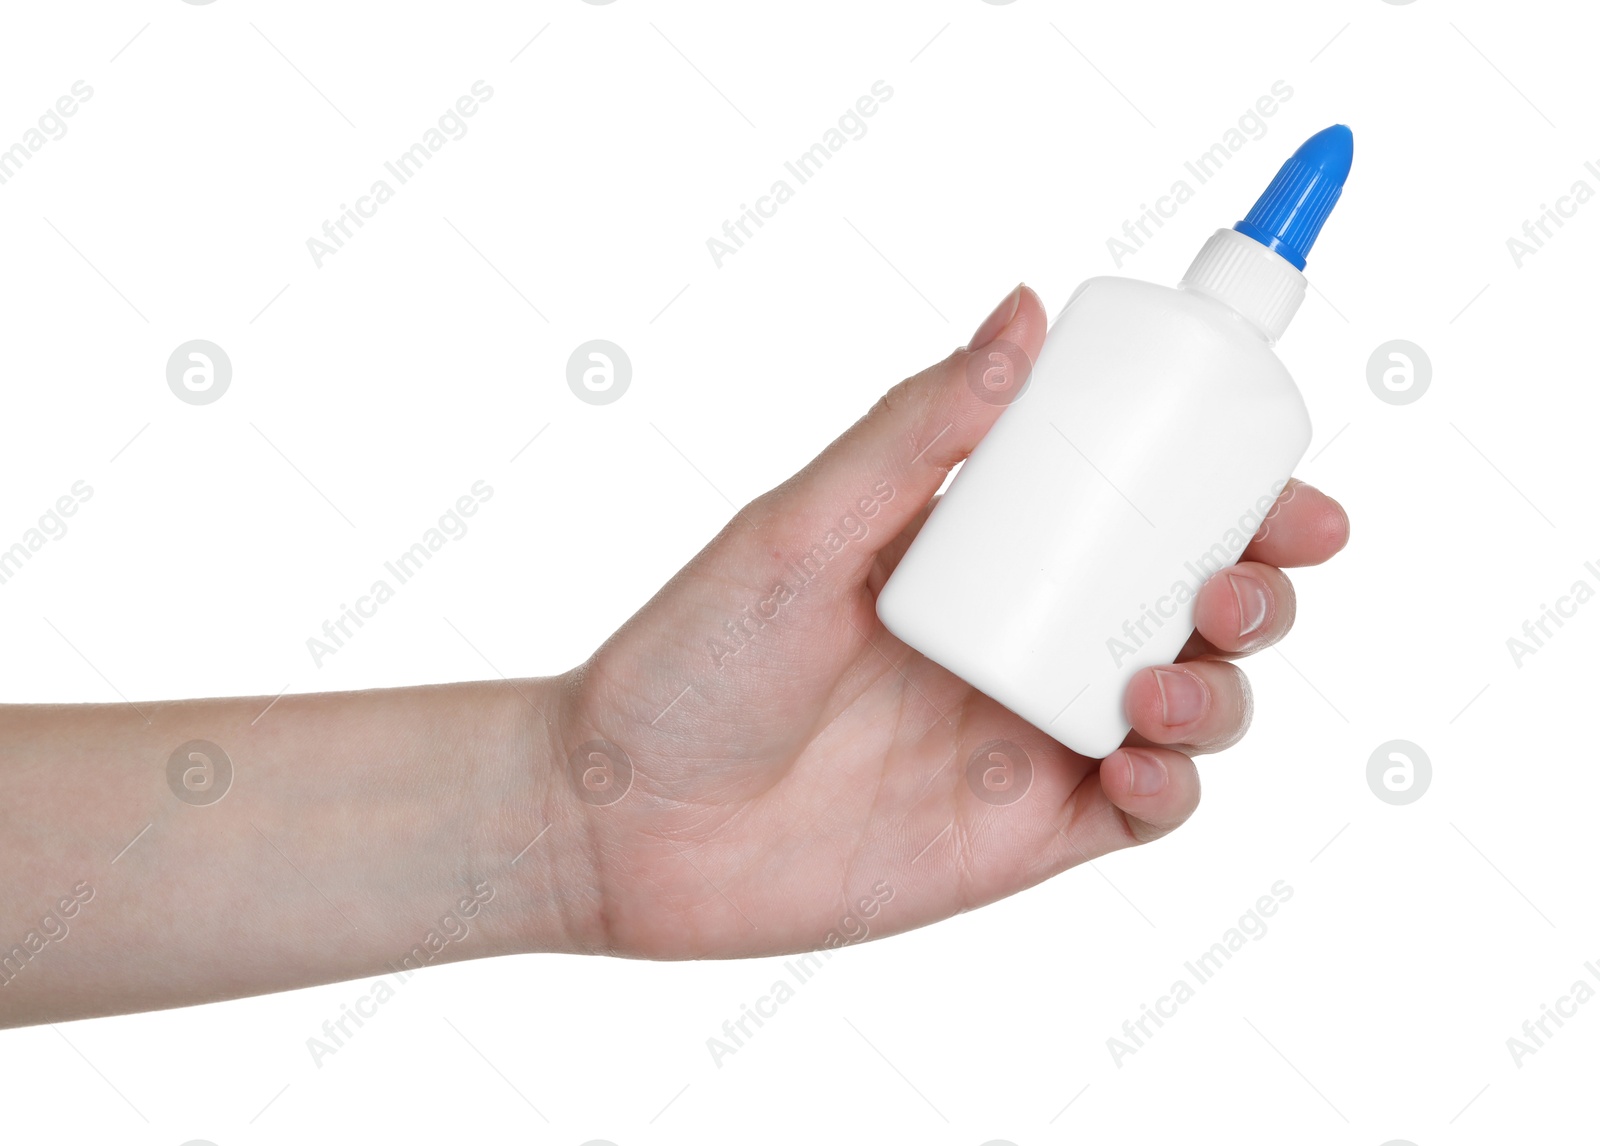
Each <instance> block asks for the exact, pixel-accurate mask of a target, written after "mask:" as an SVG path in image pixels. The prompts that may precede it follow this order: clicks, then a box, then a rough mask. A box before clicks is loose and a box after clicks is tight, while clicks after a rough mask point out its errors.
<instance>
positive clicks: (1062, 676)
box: [878, 125, 1353, 758]
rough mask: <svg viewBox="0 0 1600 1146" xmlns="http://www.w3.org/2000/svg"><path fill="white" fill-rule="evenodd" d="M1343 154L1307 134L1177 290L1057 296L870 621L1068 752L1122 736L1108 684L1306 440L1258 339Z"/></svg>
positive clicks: (1304, 426)
mask: <svg viewBox="0 0 1600 1146" xmlns="http://www.w3.org/2000/svg"><path fill="white" fill-rule="evenodd" d="M1352 150H1353V145H1352V138H1351V134H1350V131H1349V129H1348V128H1346V127H1344V126H1342V125H1336V126H1334V127H1330V128H1327V129H1326V130H1324V131H1322V132H1319V133H1318V134H1317V135H1315V136H1313V137H1312V138H1311V139H1309V140H1307V141H1306V143H1305V144H1304V145H1302V146H1301V148H1300V149H1299V150H1298V151H1297V152H1296V153H1295V155H1294V156H1293V157H1292V158H1291V159H1290V160H1289V162H1288V163H1286V164H1285V165H1284V167H1283V169H1282V170H1281V171H1280V172H1279V173H1278V176H1277V178H1276V179H1275V180H1274V181H1273V183H1272V184H1271V185H1270V186H1269V187H1268V188H1267V190H1266V191H1265V192H1264V193H1263V194H1262V196H1261V199H1260V200H1259V201H1258V202H1257V203H1256V205H1255V207H1254V208H1253V209H1252V210H1251V212H1250V214H1249V215H1247V216H1246V218H1245V219H1244V220H1242V221H1241V222H1240V223H1239V224H1238V225H1237V226H1236V227H1235V228H1234V229H1232V230H1220V231H1218V232H1217V233H1216V234H1215V235H1213V236H1212V237H1211V238H1210V239H1209V240H1208V241H1207V242H1206V244H1205V246H1204V247H1203V248H1202V249H1201V251H1200V253H1199V255H1198V256H1197V257H1196V258H1195V260H1194V262H1193V264H1192V265H1191V266H1190V267H1189V270H1188V273H1187V274H1185V275H1184V278H1183V281H1182V283H1181V284H1180V286H1179V287H1177V288H1176V289H1174V288H1171V287H1164V286H1157V285H1154V284H1151V283H1144V282H1139V281H1136V280H1133V279H1124V278H1111V277H1106V278H1094V279H1090V280H1089V281H1087V282H1085V283H1084V284H1083V285H1082V286H1080V287H1079V288H1078V290H1077V291H1076V292H1075V293H1074V294H1073V296H1072V298H1071V299H1070V300H1069V301H1068V302H1067V305H1066V306H1065V307H1064V308H1063V309H1062V311H1061V313H1060V314H1059V315H1058V316H1057V318H1056V321H1055V323H1054V325H1053V326H1052V327H1051V329H1050V332H1049V334H1048V335H1047V336H1046V338H1045V343H1044V348H1043V350H1042V351H1041V353H1040V355H1039V360H1038V362H1037V363H1035V364H1034V366H1033V370H1032V374H1031V376H1029V378H1028V380H1027V383H1026V385H1025V386H1024V387H1023V389H1022V391H1021V393H1020V394H1019V395H1017V396H1016V397H1015V398H1014V399H1013V400H1012V401H1011V402H1010V404H1009V405H1008V407H1007V408H1006V410H1005V411H1004V412H1003V413H1002V414H1001V416H1000V418H999V420H998V421H997V422H996V423H995V425H994V426H993V428H991V429H990V431H989V432H988V434H987V435H986V436H985V437H984V439H983V440H982V441H981V442H980V443H979V444H978V446H977V448H976V449H975V450H974V451H973V452H972V455H971V456H970V457H969V458H968V459H967V461H966V463H965V465H963V466H962V468H961V470H960V472H958V473H957V474H956V476H955V479H954V480H953V481H952V482H951V483H950V487H949V489H948V490H947V491H946V493H945V495H944V497H943V498H942V499H941V501H940V502H939V504H938V506H936V507H935V509H934V511H933V513H932V514H930V515H929V517H928V520H927V522H926V523H925V524H924V525H923V527H922V530H921V532H920V533H919V534H918V535H917V537H916V540H915V541H914V542H913V543H912V545H911V547H910V548H909V549H908V551H907V552H906V554H905V556H904V558H903V559H902V560H901V562H900V565H899V566H898V567H897V568H896V570H895V572H894V574H893V576H891V577H890V579H889V581H888V583H887V584H886V585H885V586H884V588H883V590H882V592H881V593H880V594H879V596H878V616H879V618H880V619H881V620H882V621H883V623H884V625H885V626H886V627H887V628H888V629H889V631H890V632H891V633H893V634H894V635H895V636H897V637H899V638H900V639H901V640H903V641H905V642H906V644H908V645H910V646H911V647H912V648H914V649H916V650H918V651H919V652H921V653H923V654H924V655H926V656H927V657H929V658H930V659H931V660H933V661H935V662H937V663H938V664H941V665H943V666H944V667H945V668H947V669H949V670H950V671H951V672H953V673H955V674H956V675H957V676H959V677H961V678H962V679H963V680H965V681H967V683H969V684H971V685H973V686H974V687H975V688H977V689H978V690H979V691H981V692H983V693H986V694H987V695H989V696H991V697H993V698H994V699H995V700H997V701H999V702H1000V703H1001V704H1003V705H1005V706H1006V707H1007V708H1009V709H1011V710H1012V711H1013V712H1015V713H1017V714H1018V715H1019V716H1021V717H1023V718H1024V719H1025V720H1027V721H1028V722H1029V723H1031V724H1033V725H1035V726H1037V727H1038V728H1040V729H1042V730H1043V731H1045V732H1046V733H1048V734H1049V735H1050V736H1052V737H1054V738H1055V739H1056V740H1059V741H1060V742H1061V743H1063V744H1065V745H1066V746H1067V747H1068V748H1071V749H1073V750H1074V751H1077V752H1080V753H1083V754H1084V755H1086V756H1091V757H1097V758H1098V757H1104V756H1106V755H1108V754H1109V753H1110V752H1112V751H1113V750H1114V749H1115V748H1117V747H1118V746H1119V745H1120V744H1121V743H1122V741H1123V739H1124V737H1126V736H1127V734H1128V731H1129V727H1130V726H1129V722H1128V718H1127V716H1126V713H1125V711H1124V707H1123V703H1124V694H1125V692H1126V690H1127V686H1128V682H1129V680H1130V679H1131V678H1132V676H1133V674H1134V673H1135V672H1137V671H1138V670H1139V669H1142V668H1145V667H1148V666H1151V665H1163V664H1170V663H1171V662H1172V661H1173V660H1174V659H1175V658H1176V657H1177V655H1178V653H1179V651H1180V650H1181V649H1182V647H1183V645H1184V643H1185V642H1186V641H1187V640H1188V638H1189V636H1190V634H1191V633H1192V632H1193V629H1194V623H1193V599H1194V595H1195V593H1196V592H1197V591H1198V590H1199V588H1200V586H1201V584H1202V583H1203V582H1204V581H1205V580H1207V579H1209V577H1210V576H1211V575H1212V574H1214V573H1217V572H1219V571H1220V570H1222V569H1224V568H1226V567H1228V566H1230V565H1232V564H1234V562H1236V561H1237V560H1238V558H1239V555H1240V553H1241V552H1242V551H1243V550H1244V547H1245V546H1246V545H1247V544H1248V543H1249V541H1250V539H1251V537H1252V536H1253V535H1254V534H1255V533H1256V531H1257V530H1258V529H1259V527H1260V525H1261V523H1262V521H1263V520H1264V519H1265V518H1266V516H1267V514H1268V513H1269V512H1270V511H1271V508H1272V506H1273V504H1274V503H1275V501H1276V500H1277V497H1278V494H1279V493H1281V492H1282V491H1283V489H1284V487H1285V485H1286V484H1287V482H1288V480H1289V476H1290V474H1291V472H1292V471H1293V469H1294V466H1295V465H1296V464H1297V463H1298V462H1299V461H1300V458H1301V457H1302V456H1303V455H1304V453H1305V451H1306V448H1307V447H1308V446H1309V445H1310V442H1311V422H1310V417H1309V415H1308V414H1307V412H1306V407H1305V403H1304V401H1303V400H1302V399H1301V397H1300V393H1299V391H1298V390H1296V388H1295V385H1294V381H1293V379H1291V378H1290V377H1289V373H1288V371H1287V370H1286V369H1285V368H1284V366H1283V364H1282V363H1281V362H1279V361H1278V358H1277V356H1276V355H1275V354H1274V353H1273V352H1272V347H1273V345H1274V344H1275V343H1276V342H1277V340H1278V337H1279V336H1280V335H1281V334H1282V333H1283V331H1284V328H1285V327H1286V326H1287V325H1288V323H1289V320H1290V318H1292V317H1293V315H1294V313H1295V310H1296V309H1297V308H1298V307H1299V305H1300V303H1301V300H1302V299H1303V298H1304V296H1305V286H1306V280H1305V277H1304V276H1303V275H1302V274H1301V273H1300V272H1301V270H1302V269H1303V268H1304V266H1305V254H1306V252H1307V251H1308V250H1309V249H1310V246H1311V243H1312V241H1313V240H1315V238H1316V235H1317V232H1318V231H1319V230H1320V229H1321V226H1322V224H1323V222H1324V221H1325V220H1326V219H1327V216H1328V212H1329V211H1330V210H1332V208H1333V204H1334V202H1336V201H1337V199H1338V197H1339V191H1340V188H1341V187H1342V185H1343V183H1344V180H1345V177H1346V176H1347V175H1348V173H1349V169H1350V159H1351V154H1352ZM1007 351H1010V352H1013V353H1018V354H1019V353H1020V352H1017V351H1015V348H1010V347H1005V346H1001V345H997V346H996V347H994V348H993V352H994V353H996V354H999V355H1000V356H1001V357H1000V358H999V359H997V360H996V362H997V366H998V367H999V368H1001V369H1005V368H1007V367H1010V366H1015V363H1008V362H1006V361H1005V360H1004V359H1005V356H1006V353H1007ZM1024 368H1025V364H1024Z"/></svg>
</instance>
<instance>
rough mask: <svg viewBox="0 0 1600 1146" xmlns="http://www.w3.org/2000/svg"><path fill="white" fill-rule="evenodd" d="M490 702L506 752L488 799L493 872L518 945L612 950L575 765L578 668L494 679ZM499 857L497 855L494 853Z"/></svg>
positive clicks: (485, 703) (486, 696) (489, 714)
mask: <svg viewBox="0 0 1600 1146" xmlns="http://www.w3.org/2000/svg"><path fill="white" fill-rule="evenodd" d="M481 687H482V688H483V690H484V693H483V696H482V707H483V710H484V712H485V718H486V722H487V723H488V726H489V727H492V728H495V729H497V730H498V731H497V734H496V740H497V742H498V743H499V744H500V746H501V748H502V752H501V754H500V755H501V763H500V767H499V779H498V782H497V783H494V784H490V785H488V786H487V788H486V791H485V792H484V793H483V798H484V799H485V800H486V801H487V805H488V806H487V807H486V808H485V809H484V813H483V820H482V822H483V823H484V824H487V825H489V828H488V832H489V839H490V842H489V845H488V846H487V847H486V848H485V850H484V859H485V862H486V864H488V865H489V866H492V867H494V869H495V870H494V871H493V872H492V873H489V874H488V875H486V876H485V878H488V879H490V880H491V881H492V882H494V883H496V884H499V885H501V886H503V887H504V888H505V892H504V896H505V899H504V903H503V906H502V910H503V911H505V912H506V913H507V918H508V919H509V920H510V934H509V936H508V940H509V943H510V944H511V949H512V950H514V951H519V952H561V953H571V954H589V953H595V952H599V951H603V950H605V949H606V946H607V944H606V938H605V922H604V913H603V904H602V900H601V896H600V887H599V881H598V879H597V872H596V866H595V863H594V850H593V841H592V837H591V833H590V825H589V817H588V816H587V814H586V813H587V811H588V806H587V805H586V804H585V803H584V802H583V801H582V800H581V799H580V798H579V794H578V792H577V790H576V788H575V787H574V783H573V780H572V778H571V770H570V768H569V767H568V761H567V756H568V751H567V748H566V747H565V737H564V734H563V733H564V729H565V728H566V727H567V726H568V725H569V724H570V723H571V722H570V720H569V719H568V718H567V713H568V712H569V711H570V710H571V700H572V688H573V682H572V674H570V673H567V674H562V675H560V676H553V677H539V678H534V679H524V680H516V681H505V682H493V683H491V682H485V683H484V684H483V685H482V686H481ZM491 857H494V858H493V859H491Z"/></svg>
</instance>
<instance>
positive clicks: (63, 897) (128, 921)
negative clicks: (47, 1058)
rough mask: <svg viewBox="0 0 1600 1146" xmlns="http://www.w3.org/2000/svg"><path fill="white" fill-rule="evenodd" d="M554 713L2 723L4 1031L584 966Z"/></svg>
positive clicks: (230, 702) (509, 690) (350, 712)
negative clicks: (317, 988) (373, 980)
mask: <svg viewBox="0 0 1600 1146" xmlns="http://www.w3.org/2000/svg"><path fill="white" fill-rule="evenodd" d="M560 696H561V678H546V679H542V680H533V681H526V680H525V681H517V682H515V684H514V685H513V684H509V683H506V682H492V683H474V684H462V685H443V686H429V687H421V688H406V689H390V690H381V691H372V692H359V693H334V694H316V695H308V696H284V697H282V698H280V699H279V700H277V701H276V702H275V703H271V700H272V698H270V697H255V698H234V699H226V700H201V701H183V702H178V703H166V704H150V703H144V702H141V703H140V704H139V705H138V706H137V708H135V707H134V706H133V705H128V704H117V705H76V706H13V707H0V782H3V784H4V793H5V794H4V797H3V806H0V872H3V873H4V878H3V880H0V984H4V985H3V986H0V1026H15V1025H22V1024H27V1023H35V1022H45V1021H54V1020H58V1019H66V1018H82V1017H87V1016H91V1015H100V1014H110V1013H116V1012H123V1011H136V1010H146V1009H152V1008H157V1007H169V1006H178V1005H183V1004H189V1003H198V1002H206V1001H210V1000H215V999H223V998H232V997H237V996H242V995H251V994H259V993H262V992H267V991H276V990H283V989H288V988H293V987H303V986H308V985H312V984H316V983H326V982H333V981H337V980H341V979H349V978H355V977H358V976H366V975H380V974H386V973H390V972H391V971H400V970H402V969H414V968H416V967H418V966H423V965H428V964H431V963H438V962H447V961H451V960H455V959H463V958H474V957H478V956H484V955H499V954H508V953H512V952H517V951H524V950H579V949H583V948H585V947H586V946H587V945H588V944H589V943H590V942H591V939H592V935H591V934H590V925H589V920H590V919H592V918H595V906H594V903H593V898H592V895H591V893H590V890H589V887H588V880H587V879H586V878H585V876H584V875H583V866H584V863H585V862H586V860H585V856H586V840H585V837H584V833H583V831H582V827H581V824H580V822H579V814H578V813H577V812H576V811H575V810H574V808H573V805H574V804H575V803H576V801H574V800H573V799H571V798H570V794H569V793H568V792H566V791H564V790H563V789H562V787H561V785H562V784H563V783H565V779H566V778H565V775H564V769H563V767H562V765H563V764H564V761H563V760H562V759H561V756H560V750H559V748H557V747H556V745H557V744H558V743H559V736H558V735H557V733H556V731H555V728H556V725H557V723H558V718H557V714H558V712H559V709H560ZM269 703H270V705H271V706H270V708H269V707H268V706H269ZM264 710H265V711H264ZM193 741H205V742H208V743H209V744H212V745H215V746H217V747H219V748H221V749H222V750H223V752H224V753H225V754H226V758H227V760H228V761H229V762H231V770H232V777H231V780H228V779H227V778H226V776H225V773H226V771H227V765H225V764H224V763H223V761H222V760H221V758H220V757H217V754H216V753H214V752H212V751H211V750H210V749H208V748H205V747H198V748H196V749H194V752H195V753H197V754H196V755H193V756H192V757H191V755H190V754H189V752H187V751H186V752H181V753H179V754H178V763H177V764H176V765H173V766H172V767H171V768H170V769H169V760H170V759H171V758H172V757H173V755H174V752H175V750H178V749H179V748H180V746H183V745H187V744H189V743H190V742H193ZM212 757H217V758H215V759H213V758H212ZM169 771H170V772H171V773H172V778H171V780H170V782H169ZM541 832H543V833H544V834H543V835H542V836H540V833H541ZM536 837H538V842H537V843H534V844H533V846H532V847H528V846H527V845H528V844H529V843H530V842H531V841H533V840H534V839H535V838H536ZM524 849H526V850H524Z"/></svg>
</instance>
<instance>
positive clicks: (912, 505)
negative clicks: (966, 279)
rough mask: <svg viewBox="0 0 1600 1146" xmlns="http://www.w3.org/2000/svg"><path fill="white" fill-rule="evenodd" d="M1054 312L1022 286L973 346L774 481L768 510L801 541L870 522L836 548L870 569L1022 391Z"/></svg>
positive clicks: (902, 387) (896, 392) (886, 399)
mask: <svg viewBox="0 0 1600 1146" xmlns="http://www.w3.org/2000/svg"><path fill="white" fill-rule="evenodd" d="M1047 322H1048V320H1047V319H1046V317H1045V313H1044V306H1043V304H1041V303H1040V301H1039V296H1038V295H1036V294H1034V293H1033V291H1032V290H1031V289H1030V288H1028V287H1027V286H1023V285H1019V286H1017V288H1016V289H1015V290H1013V291H1012V292H1011V293H1010V294H1008V295H1006V297H1005V298H1003V299H1002V300H1001V301H1000V305H999V306H997V307H995V309H994V311H993V312H992V313H991V314H990V315H989V317H988V318H986V319H984V321H983V322H982V323H981V324H980V325H979V327H978V329H977V331H976V332H975V333H974V334H973V337H972V338H971V340H970V341H969V342H968V345H967V346H963V347H961V348H959V349H957V350H956V351H955V352H954V353H953V354H951V355H950V356H949V357H948V358H946V359H945V360H944V361H943V362H939V363H937V364H935V365H933V366H930V367H928V368H927V369H926V370H924V371H922V372H921V373H920V374H916V375H913V376H912V377H910V378H907V379H906V380H905V381H903V382H901V383H899V384H898V385H896V386H895V387H894V388H893V389H891V390H890V391H889V392H888V393H887V394H885V395H884V396H883V397H882V398H880V399H878V401H877V402H876V403H875V404H874V405H873V407H872V409H871V410H869V411H867V413H866V414H865V415H864V416H863V417H862V418H861V419H860V421H858V422H856V424H855V425H853V426H851V427H850V428H849V429H848V430H846V431H845V432H844V433H843V434H841V435H840V436H839V437H838V438H837V439H835V440H834V442H833V443H832V444H831V445H830V446H828V448H827V449H825V450H824V451H823V452H822V453H821V454H819V455H817V457H816V458H815V459H814V460H812V461H811V462H810V464H808V465H807V466H806V467H805V468H804V469H802V470H801V471H800V472H799V473H797V474H795V475H794V477H792V478H790V479H789V480H788V481H786V482H784V483H783V484H782V485H780V486H779V487H778V488H777V489H775V490H773V491H772V493H771V494H770V495H769V496H770V498H771V502H770V503H769V507H768V508H769V509H770V510H771V511H772V514H771V517H770V519H769V520H771V521H773V522H781V523H782V527H781V528H782V531H783V532H784V533H785V534H790V531H791V530H792V531H793V536H794V537H796V538H797V539H798V543H800V544H807V543H809V541H808V539H809V540H815V539H817V538H821V537H824V536H826V535H828V534H830V533H839V532H844V533H845V534H846V535H847V536H850V535H853V536H856V537H858V538H860V539H862V540H865V539H866V538H864V537H861V534H860V533H859V532H858V531H859V530H861V529H863V528H865V530H866V531H867V533H866V537H870V538H871V540H870V542H869V543H868V544H865V545H851V546H849V547H848V548H849V549H850V550H853V551H854V552H853V553H850V554H849V555H848V557H847V556H846V554H844V553H841V554H840V555H839V556H841V557H846V559H847V561H848V562H849V564H850V565H851V566H852V567H853V568H855V569H856V570H857V571H862V570H865V569H866V568H867V567H868V566H869V565H870V563H871V561H872V559H873V558H874V556H875V555H876V554H877V552H878V551H879V550H880V549H882V548H883V547H884V546H885V545H888V544H890V543H891V542H892V541H893V540H894V539H895V537H897V536H898V535H899V534H900V532H901V531H902V530H903V529H904V528H905V527H906V526H907V525H908V524H909V523H910V522H911V521H912V520H913V519H914V518H915V517H916V516H917V514H918V513H919V512H921V511H922V509H923V508H924V507H925V506H926V505H927V503H928V501H929V500H930V499H931V498H932V497H933V495H934V494H935V493H936V492H937V491H938V489H939V486H940V485H941V484H943V482H944V479H945V476H946V475H947V474H949V472H950V470H951V469H953V468H954V467H955V466H956V465H957V464H958V463H959V462H961V461H962V460H963V459H964V458H966V456H967V455H968V454H970V453H971V452H972V450H973V447H975V446H976V445H977V444H978V442H979V441H981V440H982V438H983V435H984V434H986V433H988V431H989V427H990V426H992V425H994V422H995V419H996V418H998V417H999V416H1000V414H1001V412H1002V411H1004V410H1005V408H1006V404H1007V403H1008V402H1010V401H1011V400H1012V399H1013V398H1015V397H1016V396H1017V394H1018V393H1019V392H1020V391H1021V388H1022V384H1023V382H1024V381H1026V379H1027V376H1028V374H1029V372H1031V371H1032V369H1033V363H1034V361H1035V360H1036V359H1037V358H1038V357H1039V351H1040V348H1041V347H1042V346H1043V345H1044V335H1045V328H1046V325H1047ZM841 523H843V524H842V525H841Z"/></svg>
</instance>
